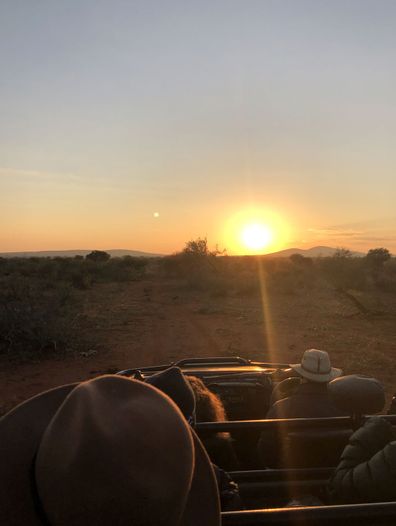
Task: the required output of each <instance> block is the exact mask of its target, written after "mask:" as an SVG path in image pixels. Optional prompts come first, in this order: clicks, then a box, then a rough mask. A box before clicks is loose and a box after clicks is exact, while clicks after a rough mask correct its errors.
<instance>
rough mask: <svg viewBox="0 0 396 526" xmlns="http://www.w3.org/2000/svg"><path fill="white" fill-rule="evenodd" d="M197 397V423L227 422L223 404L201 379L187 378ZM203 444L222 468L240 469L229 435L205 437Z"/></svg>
mask: <svg viewBox="0 0 396 526" xmlns="http://www.w3.org/2000/svg"><path fill="white" fill-rule="evenodd" d="M187 379H188V381H189V383H190V385H191V387H192V390H193V391H194V395H195V408H196V409H195V411H196V418H197V422H225V421H226V420H227V414H226V411H225V409H224V405H223V402H222V401H221V400H220V398H219V397H218V396H217V395H216V394H215V393H213V392H212V391H211V390H210V389H208V387H206V385H205V384H204V383H203V381H202V380H201V379H200V378H197V377H196V376H187ZM202 442H203V444H204V446H205V448H206V451H207V452H208V453H209V456H210V458H211V459H212V461H213V462H214V463H215V464H217V465H218V466H220V467H221V468H223V469H225V470H228V471H233V470H235V469H237V468H238V466H239V464H238V460H237V457H236V455H235V451H234V448H233V444H232V439H231V436H230V434H229V433H226V432H223V433H215V434H214V435H213V434H211V435H210V436H207V437H203V438H202Z"/></svg>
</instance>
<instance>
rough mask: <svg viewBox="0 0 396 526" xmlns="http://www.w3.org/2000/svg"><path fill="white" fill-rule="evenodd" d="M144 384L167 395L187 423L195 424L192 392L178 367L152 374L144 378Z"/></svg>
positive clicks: (194, 402) (194, 401)
mask: <svg viewBox="0 0 396 526" xmlns="http://www.w3.org/2000/svg"><path fill="white" fill-rule="evenodd" d="M145 382H146V383H147V384H150V385H153V386H154V387H156V388H157V389H159V390H160V391H162V392H163V393H165V394H166V395H168V396H169V397H170V398H171V399H172V400H173V401H174V402H175V404H176V405H177V406H178V408H179V409H180V411H181V412H182V413H183V415H184V417H185V418H186V420H187V422H188V423H189V424H192V425H194V424H195V419H196V415H195V406H196V400H195V396H194V392H193V390H192V388H191V386H190V384H189V382H188V381H187V380H186V377H185V376H184V374H183V373H182V371H181V369H180V368H179V367H169V368H168V369H165V371H161V372H159V373H156V374H153V375H152V376H149V377H148V378H146V380H145Z"/></svg>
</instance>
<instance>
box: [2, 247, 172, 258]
mask: <svg viewBox="0 0 396 526" xmlns="http://www.w3.org/2000/svg"><path fill="white" fill-rule="evenodd" d="M93 250H94V249H93ZM90 252H92V250H39V251H31V252H3V253H0V257H3V258H31V257H39V258H55V257H63V258H73V257H75V256H86V255H87V254H89V253H90ZM104 252H107V253H108V254H110V255H111V257H123V256H133V257H144V258H155V257H161V256H163V254H154V253H151V252H141V251H140V250H126V249H121V248H118V249H112V250H104Z"/></svg>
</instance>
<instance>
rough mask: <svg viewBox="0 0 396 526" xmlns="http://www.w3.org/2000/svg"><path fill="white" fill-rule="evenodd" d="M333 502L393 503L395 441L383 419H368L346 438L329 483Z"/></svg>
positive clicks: (395, 469)
mask: <svg viewBox="0 0 396 526" xmlns="http://www.w3.org/2000/svg"><path fill="white" fill-rule="evenodd" d="M329 491H330V496H331V498H332V500H333V501H334V502H336V503H346V502H347V503H358V502H381V501H391V500H392V501H393V500H396V441H395V436H394V434H393V431H392V426H391V425H390V424H389V423H388V422H386V420H384V419H382V418H379V417H373V418H370V419H369V420H367V421H366V422H365V424H364V426H363V427H361V428H359V429H358V430H357V431H355V433H353V435H352V436H351V437H350V439H349V444H348V445H347V446H346V447H345V449H344V451H343V453H342V455H341V459H340V463H339V464H338V466H337V468H336V470H335V472H334V475H333V477H332V479H331V481H330V483H329Z"/></svg>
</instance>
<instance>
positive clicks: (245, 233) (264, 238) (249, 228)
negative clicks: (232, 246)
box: [241, 223, 273, 250]
mask: <svg viewBox="0 0 396 526" xmlns="http://www.w3.org/2000/svg"><path fill="white" fill-rule="evenodd" d="M272 237H273V234H272V232H271V230H270V228H269V227H268V226H267V225H263V224H260V223H252V224H250V225H246V226H245V227H244V228H243V230H242V232H241V238H242V243H243V245H244V246H245V247H246V248H248V249H249V250H263V249H264V248H265V247H267V246H268V245H269V244H270V242H271V240H272Z"/></svg>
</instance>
